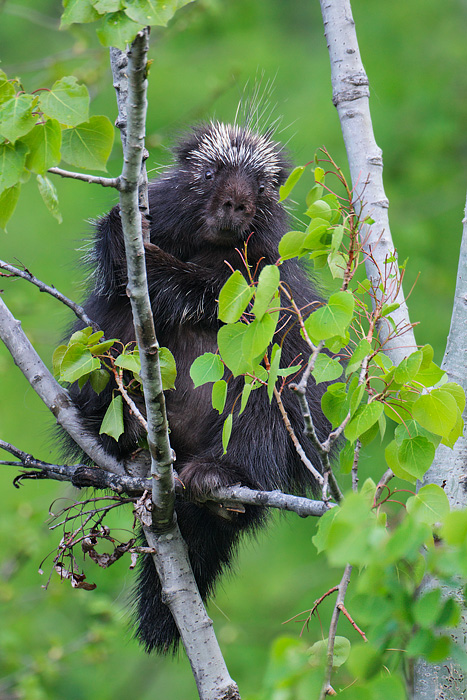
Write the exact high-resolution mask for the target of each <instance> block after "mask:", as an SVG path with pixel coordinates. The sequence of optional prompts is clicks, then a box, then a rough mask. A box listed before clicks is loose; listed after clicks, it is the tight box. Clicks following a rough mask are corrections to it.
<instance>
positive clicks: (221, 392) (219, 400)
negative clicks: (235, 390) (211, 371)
mask: <svg viewBox="0 0 467 700" xmlns="http://www.w3.org/2000/svg"><path fill="white" fill-rule="evenodd" d="M226 398H227V382H226V381H224V380H223V379H219V380H218V381H217V382H214V384H213V385H212V407H213V408H214V410H216V411H218V413H222V411H223V410H224V408H225V400H226Z"/></svg>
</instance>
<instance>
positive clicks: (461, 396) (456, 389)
mask: <svg viewBox="0 0 467 700" xmlns="http://www.w3.org/2000/svg"><path fill="white" fill-rule="evenodd" d="M442 388H443V391H448V392H449V393H450V394H451V396H453V397H454V399H455V401H456V403H457V408H458V409H459V411H460V412H461V413H462V412H463V411H464V408H465V391H464V389H463V388H462V387H461V386H460V384H456V383H455V382H446V383H445V384H443V387H442Z"/></svg>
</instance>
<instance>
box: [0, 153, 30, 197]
mask: <svg viewBox="0 0 467 700" xmlns="http://www.w3.org/2000/svg"><path fill="white" fill-rule="evenodd" d="M28 151H29V148H28V147H27V146H26V144H24V143H22V142H21V141H18V143H16V144H15V145H13V144H12V143H2V144H0V193H1V192H3V190H6V189H9V188H10V187H13V186H14V185H16V184H17V183H18V182H19V180H20V178H21V174H22V172H23V170H24V164H25V161H26V156H27V153H28Z"/></svg>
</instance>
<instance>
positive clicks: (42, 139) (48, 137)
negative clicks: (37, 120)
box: [21, 119, 62, 175]
mask: <svg viewBox="0 0 467 700" xmlns="http://www.w3.org/2000/svg"><path fill="white" fill-rule="evenodd" d="M21 140H22V142H23V143H25V144H27V146H28V147H29V153H28V156H27V158H26V167H27V168H29V170H32V172H33V173H37V174H39V175H43V174H44V173H45V172H46V171H47V170H48V169H49V168H52V167H54V166H55V165H57V164H58V163H60V158H61V155H60V146H61V144H62V131H61V129H60V124H59V123H58V121H57V120H56V119H47V121H46V122H45V124H38V125H37V126H35V127H34V129H32V131H30V132H29V134H26V135H25V136H23V138H22V139H21Z"/></svg>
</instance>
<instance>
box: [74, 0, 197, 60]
mask: <svg viewBox="0 0 467 700" xmlns="http://www.w3.org/2000/svg"><path fill="white" fill-rule="evenodd" d="M189 2H192V0H63V6H64V12H63V15H62V27H67V26H69V25H71V24H89V23H90V22H98V25H97V29H96V32H97V36H98V37H99V39H100V41H101V43H102V44H103V45H104V46H116V47H117V48H119V49H124V48H125V47H126V45H127V44H131V42H132V41H133V39H134V38H135V36H136V34H137V33H138V32H139V31H141V29H143V28H144V27H146V26H166V24H167V22H168V21H169V20H170V19H171V18H172V17H173V15H174V14H175V12H176V11H177V10H178V9H180V8H181V7H183V6H184V5H187V4H188V3H189Z"/></svg>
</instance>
